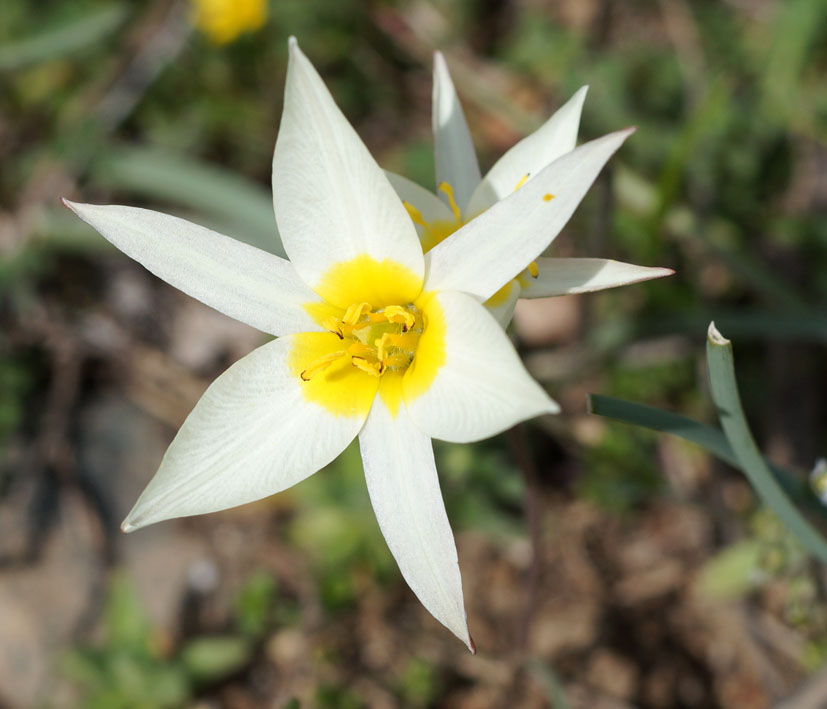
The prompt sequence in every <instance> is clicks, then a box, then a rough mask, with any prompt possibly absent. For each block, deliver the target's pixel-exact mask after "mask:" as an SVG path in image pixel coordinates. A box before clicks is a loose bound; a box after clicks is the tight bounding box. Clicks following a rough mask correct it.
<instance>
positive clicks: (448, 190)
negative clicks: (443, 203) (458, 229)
mask: <svg viewBox="0 0 827 709" xmlns="http://www.w3.org/2000/svg"><path fill="white" fill-rule="evenodd" d="M439 191H440V192H444V193H445V194H446V195H447V196H448V204H449V206H450V207H451V211H452V212H453V213H454V219H456V220H457V224H459V225H460V226H462V216H461V214H460V211H459V207H458V206H457V202H456V200H455V199H454V188H453V187H451V185H450V184H448V183H447V182H440V183H439Z"/></svg>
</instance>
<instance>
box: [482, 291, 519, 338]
mask: <svg viewBox="0 0 827 709" xmlns="http://www.w3.org/2000/svg"><path fill="white" fill-rule="evenodd" d="M521 296H522V287H521V286H520V283H519V282H518V281H517V279H516V278H515V279H514V280H513V281H509V282H508V283H506V284H505V285H504V286H503V287H502V288H501V289H500V290H499V291H498V292H497V293H496V294H495V295H494V297H493V298H489V299H488V300H486V301H485V303H484V305H485V307H486V309H487V310H488V312H489V313H491V314H492V315H493V316H494V319H495V320H496V321H497V322H498V323H499V324H500V327H501V328H502V329H503V330H505V328H507V327H508V323H510V322H511V318H512V317H513V316H514V306H515V305H517V300H518V299H519V298H520V297H521Z"/></svg>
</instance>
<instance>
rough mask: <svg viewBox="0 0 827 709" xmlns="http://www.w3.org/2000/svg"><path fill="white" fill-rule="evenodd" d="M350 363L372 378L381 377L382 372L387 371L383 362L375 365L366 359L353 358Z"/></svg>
mask: <svg viewBox="0 0 827 709" xmlns="http://www.w3.org/2000/svg"><path fill="white" fill-rule="evenodd" d="M350 361H351V363H352V364H353V366H354V367H356V368H357V369H361V370H362V371H363V372H366V373H367V374H370V375H371V376H372V377H381V376H382V372H383V371H384V370H385V367H384V365H383V364H382V363H381V362H378V363H376V364H374V363H373V362H368V361H367V360H366V359H365V358H364V357H351V358H350Z"/></svg>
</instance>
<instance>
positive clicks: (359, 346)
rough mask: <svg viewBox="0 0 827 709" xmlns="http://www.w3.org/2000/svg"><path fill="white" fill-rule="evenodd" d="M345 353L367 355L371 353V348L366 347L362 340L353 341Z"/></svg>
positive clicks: (356, 355)
mask: <svg viewBox="0 0 827 709" xmlns="http://www.w3.org/2000/svg"><path fill="white" fill-rule="evenodd" d="M347 354H349V355H350V356H351V357H361V356H362V355H369V354H373V350H371V348H370V347H368V346H367V345H366V344H365V343H364V342H358V341H357V342H354V343H353V344H352V345H351V346H350V347H348V348H347Z"/></svg>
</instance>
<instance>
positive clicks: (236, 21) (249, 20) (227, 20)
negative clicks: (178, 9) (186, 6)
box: [190, 0, 267, 44]
mask: <svg viewBox="0 0 827 709" xmlns="http://www.w3.org/2000/svg"><path fill="white" fill-rule="evenodd" d="M190 4H191V6H192V9H193V24H195V26H196V27H198V29H200V30H201V31H202V32H203V33H204V34H206V35H207V36H208V37H209V38H210V39H211V40H212V41H213V42H214V43H215V44H229V43H230V42H233V41H234V40H236V39H237V38H238V36H239V35H241V34H243V33H244V32H254V31H255V30H258V29H261V27H262V26H263V25H264V23H265V22H266V21H267V1H266V0H190Z"/></svg>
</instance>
